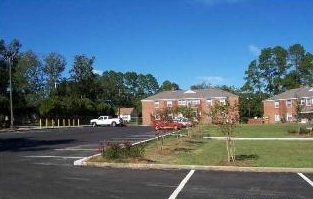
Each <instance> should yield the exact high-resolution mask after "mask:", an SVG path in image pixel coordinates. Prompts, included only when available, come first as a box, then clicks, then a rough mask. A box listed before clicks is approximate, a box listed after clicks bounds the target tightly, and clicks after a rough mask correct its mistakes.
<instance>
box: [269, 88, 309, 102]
mask: <svg viewBox="0 0 313 199" xmlns="http://www.w3.org/2000/svg"><path fill="white" fill-rule="evenodd" d="M303 97H313V88H310V87H300V88H295V89H291V90H288V91H285V92H283V93H280V94H278V95H275V96H273V97H271V98H268V99H266V100H264V101H272V100H282V99H298V98H303Z"/></svg>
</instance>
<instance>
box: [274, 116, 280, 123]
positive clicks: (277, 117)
mask: <svg viewBox="0 0 313 199" xmlns="http://www.w3.org/2000/svg"><path fill="white" fill-rule="evenodd" d="M274 117H275V122H280V115H276V114H275V116H274Z"/></svg>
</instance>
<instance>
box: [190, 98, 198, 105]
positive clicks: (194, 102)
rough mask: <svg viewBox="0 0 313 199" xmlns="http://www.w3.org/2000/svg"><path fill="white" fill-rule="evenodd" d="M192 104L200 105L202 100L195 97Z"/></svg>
mask: <svg viewBox="0 0 313 199" xmlns="http://www.w3.org/2000/svg"><path fill="white" fill-rule="evenodd" d="M191 103H192V105H198V104H200V100H199V99H194V100H192V101H191Z"/></svg>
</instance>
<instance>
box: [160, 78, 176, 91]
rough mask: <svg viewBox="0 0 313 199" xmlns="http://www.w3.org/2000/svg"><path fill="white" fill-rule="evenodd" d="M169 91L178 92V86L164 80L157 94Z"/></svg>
mask: <svg viewBox="0 0 313 199" xmlns="http://www.w3.org/2000/svg"><path fill="white" fill-rule="evenodd" d="M171 90H179V85H178V84H176V83H174V82H170V81H169V80H165V81H164V82H163V83H162V85H161V87H160V88H159V92H161V91H171Z"/></svg>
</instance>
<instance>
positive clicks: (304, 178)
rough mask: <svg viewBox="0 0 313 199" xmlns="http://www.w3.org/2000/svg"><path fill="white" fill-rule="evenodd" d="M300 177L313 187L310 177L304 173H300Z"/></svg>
mask: <svg viewBox="0 0 313 199" xmlns="http://www.w3.org/2000/svg"><path fill="white" fill-rule="evenodd" d="M298 175H299V176H300V177H301V178H302V179H303V180H305V181H306V182H307V183H309V184H310V185H311V186H312V187H313V182H312V181H311V180H310V179H309V178H308V177H306V176H305V175H304V174H303V173H298Z"/></svg>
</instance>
